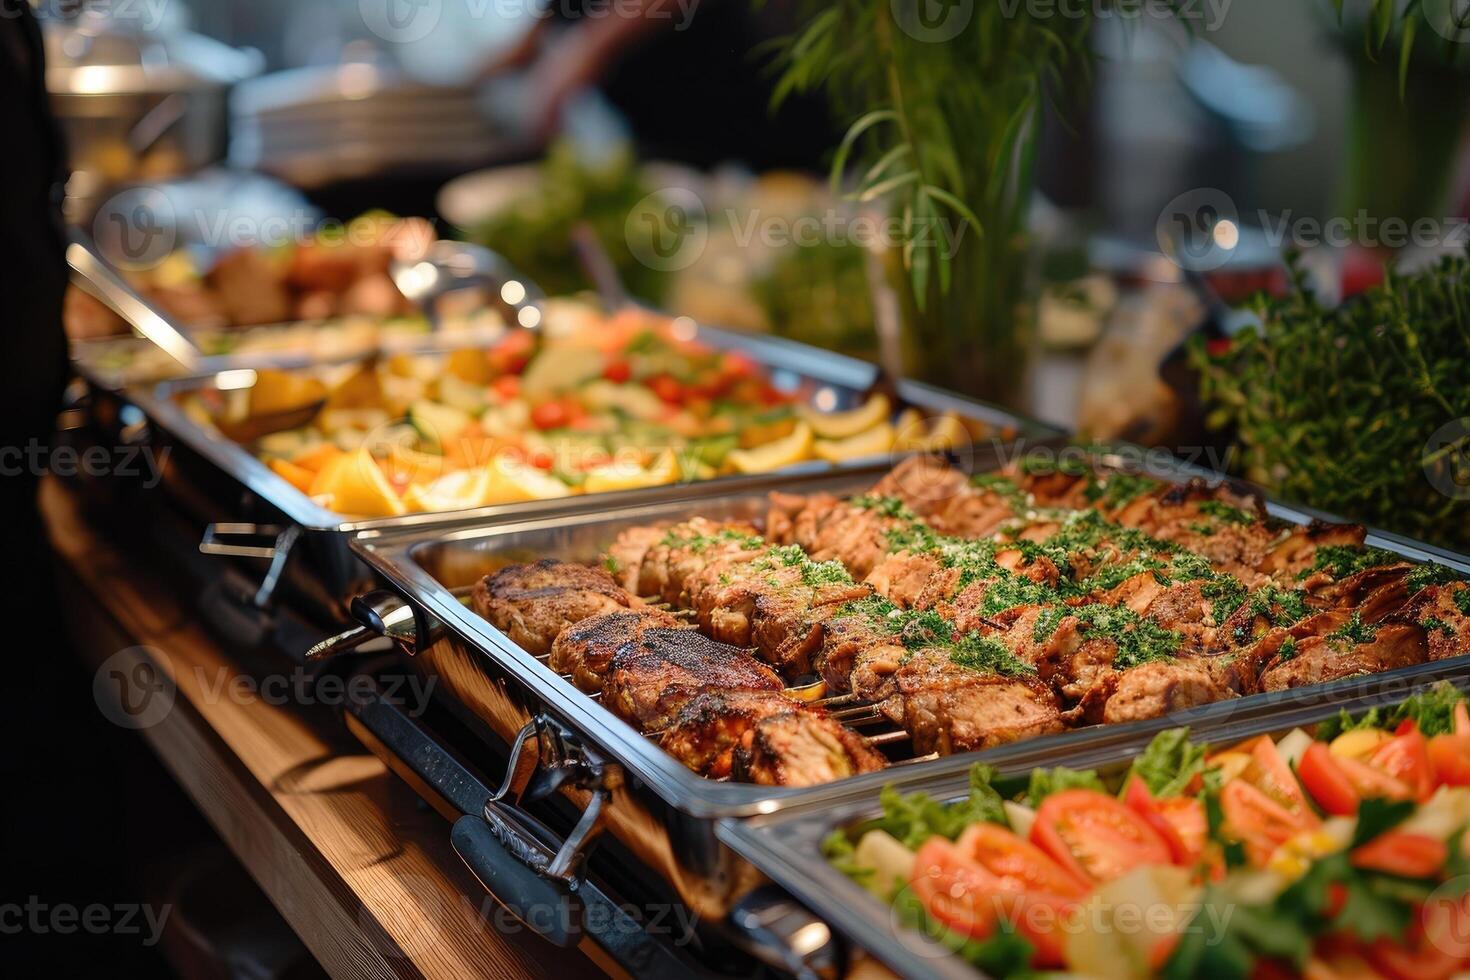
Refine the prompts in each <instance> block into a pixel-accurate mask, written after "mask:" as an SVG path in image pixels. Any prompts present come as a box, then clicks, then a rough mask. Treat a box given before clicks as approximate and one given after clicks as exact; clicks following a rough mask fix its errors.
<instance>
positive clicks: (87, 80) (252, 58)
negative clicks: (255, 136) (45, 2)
mask: <svg viewBox="0 0 1470 980" xmlns="http://www.w3.org/2000/svg"><path fill="white" fill-rule="evenodd" d="M126 9H127V8H124V7H118V8H116V9H115V10H112V9H111V8H107V9H103V8H92V7H86V8H84V9H82V10H81V11H80V12H78V13H77V14H76V15H75V16H72V17H52V18H50V19H48V20H46V21H45V22H44V23H43V31H44V34H45V44H46V66H47V67H46V87H47V89H48V90H49V91H50V93H51V100H52V105H53V106H54V108H55V111H56V114H57V117H58V118H59V120H60V122H61V125H62V128H63V130H64V132H65V135H66V140H67V147H68V159H69V163H70V165H71V169H72V177H71V180H70V181H69V182H68V184H67V202H66V217H67V219H68V220H69V221H73V222H79V223H85V222H87V221H88V220H89V219H90V217H91V215H92V214H93V213H94V212H95V210H96V208H97V206H98V205H99V204H100V203H101V202H102V201H103V200H105V199H106V197H107V195H108V194H109V193H110V191H112V190H113V189H114V188H117V187H119V186H121V185H123V184H127V183H132V182H137V181H142V180H158V179H162V178H167V177H173V176H178V175H180V174H187V173H192V172H194V171H197V170H199V169H200V168H201V167H204V166H206V165H208V164H210V163H213V162H215V161H217V160H219V159H221V158H222V157H223V155H224V152H225V145H226V121H227V118H228V113H227V98H228V93H229V90H230V88H231V87H232V86H233V85H234V84H236V83H237V82H240V81H242V80H244V79H246V78H249V77H251V76H253V75H255V74H258V73H259V72H260V71H261V69H262V67H263V64H264V62H263V59H262V58H261V56H260V55H259V54H258V53H257V52H255V51H253V50H249V49H237V48H232V47H230V46H229V45H226V44H221V43H220V42H218V41H215V40H213V39H211V38H208V37H205V36H203V35H201V34H195V33H193V32H191V31H188V30H185V29H184V28H183V27H182V24H181V22H180V15H179V14H177V13H175V14H173V15H172V16H170V13H171V12H172V11H174V10H175V9H176V8H175V5H168V6H166V7H164V8H159V9H158V13H157V15H156V16H154V15H152V14H150V13H149V12H148V10H147V7H146V5H139V6H138V7H137V8H136V11H135V15H133V16H125V15H124V13H123V11H125V10H126Z"/></svg>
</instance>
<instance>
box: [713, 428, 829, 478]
mask: <svg viewBox="0 0 1470 980" xmlns="http://www.w3.org/2000/svg"><path fill="white" fill-rule="evenodd" d="M814 441H815V439H814V437H813V436H812V427H811V426H809V425H807V424H806V423H805V422H798V423H796V428H795V429H793V430H792V431H791V434H790V435H789V436H784V437H783V438H780V439H777V440H775V441H774V442H768V443H766V444H765V445H763V446H757V447H756V448H754V449H732V450H731V451H730V454H729V455H728V456H726V457H725V463H726V465H727V466H729V467H730V468H731V469H733V470H734V471H735V472H736V473H769V472H771V471H772V470H779V469H780V468H781V467H783V466H790V465H792V464H793V463H800V462H802V461H803V460H807V459H811V458H812V443H813V442H814Z"/></svg>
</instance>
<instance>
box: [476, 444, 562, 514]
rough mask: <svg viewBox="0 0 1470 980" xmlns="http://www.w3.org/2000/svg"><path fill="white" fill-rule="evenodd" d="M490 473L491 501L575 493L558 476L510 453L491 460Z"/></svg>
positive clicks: (553, 497) (519, 499)
mask: <svg viewBox="0 0 1470 980" xmlns="http://www.w3.org/2000/svg"><path fill="white" fill-rule="evenodd" d="M490 474H491V479H490V503H495V504H511V503H520V502H522V501H526V500H556V499H558V498H561V497H570V496H571V495H572V488H571V487H569V486H567V485H566V484H565V483H563V482H561V481H560V480H558V479H557V478H556V477H554V476H552V475H551V474H549V473H547V472H545V471H544V470H539V469H537V468H536V467H534V466H531V465H530V464H529V463H522V462H520V461H519V460H516V459H512V458H510V457H508V456H501V457H499V458H497V459H496V460H495V461H494V462H493V463H491V464H490Z"/></svg>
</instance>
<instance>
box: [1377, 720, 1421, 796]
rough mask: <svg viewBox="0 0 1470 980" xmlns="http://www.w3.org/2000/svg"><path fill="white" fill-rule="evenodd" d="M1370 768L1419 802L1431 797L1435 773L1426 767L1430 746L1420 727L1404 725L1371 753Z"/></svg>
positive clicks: (1411, 723)
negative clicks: (1401, 787) (1383, 775)
mask: <svg viewBox="0 0 1470 980" xmlns="http://www.w3.org/2000/svg"><path fill="white" fill-rule="evenodd" d="M1368 762H1369V764H1370V765H1372V766H1374V767H1376V768H1378V769H1381V770H1383V771H1384V772H1386V773H1388V774H1389V775H1390V776H1392V777H1393V778H1395V779H1397V780H1398V781H1399V782H1401V783H1403V784H1405V785H1406V786H1408V787H1409V791H1410V792H1411V793H1413V794H1414V799H1416V800H1419V801H1420V802H1421V803H1422V802H1423V801H1424V800H1427V799H1429V797H1430V796H1432V795H1433V794H1434V772H1433V769H1432V767H1431V766H1430V765H1429V743H1428V741H1427V740H1426V739H1425V738H1424V733H1423V732H1421V731H1419V726H1418V725H1415V724H1414V723H1413V722H1412V721H1410V722H1407V723H1406V725H1405V727H1404V728H1403V730H1401V731H1400V732H1399V734H1397V735H1395V736H1394V737H1393V738H1391V739H1389V740H1388V741H1387V742H1384V743H1383V744H1382V745H1380V746H1379V747H1378V748H1376V749H1374V750H1373V754H1372V755H1370V756H1369V757H1368Z"/></svg>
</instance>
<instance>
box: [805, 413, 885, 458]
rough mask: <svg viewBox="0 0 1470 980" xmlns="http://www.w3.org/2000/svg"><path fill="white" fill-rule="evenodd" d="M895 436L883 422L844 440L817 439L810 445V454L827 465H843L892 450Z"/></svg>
mask: <svg viewBox="0 0 1470 980" xmlns="http://www.w3.org/2000/svg"><path fill="white" fill-rule="evenodd" d="M895 435H896V433H895V432H894V431H893V426H891V425H889V424H888V423H887V422H884V423H883V424H882V425H875V426H873V428H871V429H868V430H867V431H866V432H859V433H858V434H857V435H854V436H848V437H847V438H846V439H818V440H816V441H815V442H814V443H813V444H812V453H813V454H814V455H815V456H816V457H817V458H818V459H825V460H826V461H827V462H829V463H843V462H846V461H847V460H849V459H861V458H863V457H864V456H881V455H882V454H884V453H886V452H889V451H890V450H892V449H893V440H894V437H895Z"/></svg>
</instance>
